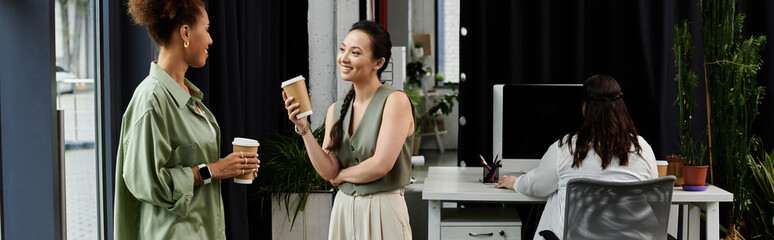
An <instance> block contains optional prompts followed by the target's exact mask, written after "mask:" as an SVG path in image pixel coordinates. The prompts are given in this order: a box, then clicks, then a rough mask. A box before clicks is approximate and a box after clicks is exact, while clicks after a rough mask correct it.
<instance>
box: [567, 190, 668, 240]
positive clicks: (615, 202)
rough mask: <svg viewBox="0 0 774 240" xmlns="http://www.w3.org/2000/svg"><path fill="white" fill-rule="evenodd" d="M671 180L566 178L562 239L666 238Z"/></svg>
mask: <svg viewBox="0 0 774 240" xmlns="http://www.w3.org/2000/svg"><path fill="white" fill-rule="evenodd" d="M674 182H675V177H674V176H666V177H661V178H656V179H649V180H645V181H634V182H610V181H602V180H596V179H587V178H579V179H572V180H570V181H569V182H568V183H567V196H566V202H565V213H564V239H666V237H667V226H668V224H669V208H670V206H671V203H672V188H673V186H674Z"/></svg>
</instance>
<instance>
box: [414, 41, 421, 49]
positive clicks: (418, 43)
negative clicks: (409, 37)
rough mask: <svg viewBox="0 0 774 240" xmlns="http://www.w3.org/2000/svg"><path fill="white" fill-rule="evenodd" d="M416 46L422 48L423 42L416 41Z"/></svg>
mask: <svg viewBox="0 0 774 240" xmlns="http://www.w3.org/2000/svg"><path fill="white" fill-rule="evenodd" d="M414 48H422V43H421V42H417V43H414Z"/></svg>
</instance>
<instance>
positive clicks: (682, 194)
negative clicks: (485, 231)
mask: <svg viewBox="0 0 774 240" xmlns="http://www.w3.org/2000/svg"><path fill="white" fill-rule="evenodd" d="M500 175H501V176H502V175H518V174H516V173H513V172H508V171H505V170H501V171H500ZM481 177H482V169H481V168H480V167H470V168H466V167H430V168H429V169H428V173H427V178H425V183H424V184H425V185H424V190H423V191H422V199H423V200H427V204H428V206H427V211H428V212H427V239H430V240H433V239H440V234H441V202H444V201H446V202H475V201H478V202H512V203H513V202H516V203H529V202H545V201H546V198H538V197H531V196H526V195H524V194H521V193H515V192H513V191H512V190H509V189H498V188H494V186H495V185H493V184H483V183H480V182H479V181H478V179H479V178H481ZM733 199H734V195H733V194H731V193H729V192H727V191H725V190H723V189H720V188H718V187H715V186H710V188H709V189H707V191H704V192H686V191H683V190H682V188H675V189H674V192H673V193H672V203H675V204H686V205H687V207H686V208H685V210H684V216H688V219H687V221H683V229H686V230H684V231H683V238H684V239H699V231H700V230H699V229H700V228H699V221H700V209H703V210H705V211H706V212H707V228H706V230H707V234H706V235H707V239H710V240H714V239H718V238H719V234H720V233H719V229H718V226H719V220H720V219H719V216H718V215H719V205H720V202H731V201H733Z"/></svg>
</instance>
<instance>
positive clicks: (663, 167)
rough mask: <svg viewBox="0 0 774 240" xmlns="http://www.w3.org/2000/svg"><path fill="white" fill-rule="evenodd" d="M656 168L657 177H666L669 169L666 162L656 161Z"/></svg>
mask: <svg viewBox="0 0 774 240" xmlns="http://www.w3.org/2000/svg"><path fill="white" fill-rule="evenodd" d="M656 166H657V167H658V177H663V176H666V175H667V168H669V162H667V161H662V160H659V161H656Z"/></svg>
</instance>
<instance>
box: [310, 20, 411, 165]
mask: <svg viewBox="0 0 774 240" xmlns="http://www.w3.org/2000/svg"><path fill="white" fill-rule="evenodd" d="M355 30H360V31H363V32H364V33H365V34H367V35H368V37H369V38H370V39H371V50H372V52H373V59H379V58H384V64H382V67H380V68H379V70H377V71H376V77H377V78H379V79H381V78H382V72H384V70H385V69H387V63H388V62H390V57H391V56H392V42H391V41H390V33H388V32H387V30H384V28H383V27H382V26H381V25H379V24H378V23H376V22H373V21H368V20H362V21H359V22H356V23H355V24H352V28H351V29H349V31H350V32H352V31H355ZM353 99H355V88H354V86H353V87H352V88H350V89H349V92H347V95H346V96H345V97H344V101H343V102H342V104H341V111H339V120H338V121H336V123H334V124H333V126H332V127H331V136H330V137H331V142H330V145H328V147H326V148H325V149H326V150H328V151H337V150H338V149H339V148H340V147H341V140H342V139H343V138H344V129H343V126H342V125H343V123H342V119H344V117H345V116H346V115H347V111H348V110H349V105H350V104H352V100H353ZM412 107H413V106H412Z"/></svg>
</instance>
